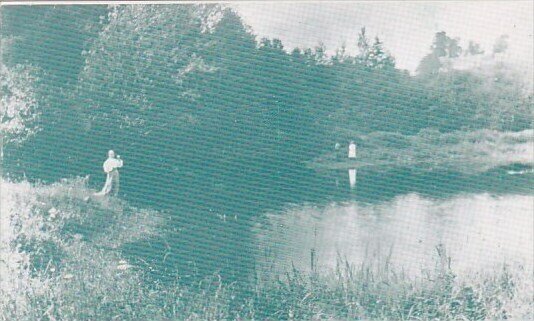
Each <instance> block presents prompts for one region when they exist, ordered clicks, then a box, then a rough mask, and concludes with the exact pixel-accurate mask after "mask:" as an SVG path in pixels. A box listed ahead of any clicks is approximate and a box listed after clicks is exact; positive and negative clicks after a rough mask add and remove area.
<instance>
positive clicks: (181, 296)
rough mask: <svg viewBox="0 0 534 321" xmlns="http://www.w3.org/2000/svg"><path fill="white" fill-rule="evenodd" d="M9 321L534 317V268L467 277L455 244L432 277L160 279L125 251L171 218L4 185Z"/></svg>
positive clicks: (79, 194) (372, 268)
mask: <svg viewBox="0 0 534 321" xmlns="http://www.w3.org/2000/svg"><path fill="white" fill-rule="evenodd" d="M2 184H3V185H2V193H3V194H2V208H1V215H2V216H1V217H0V218H1V222H2V225H1V227H2V231H3V232H4V233H3V234H2V239H1V240H2V242H1V243H0V259H1V260H0V277H1V278H0V321H8V320H9V321H13V320H16V321H19V320H20V321H34V320H48V321H54V320H57V321H59V320H68V321H76V320H95V321H105V320H124V321H134V320H150V321H152V320H153V321H158V320H161V321H163V320H510V319H513V320H530V319H532V318H533V317H534V313H533V301H532V295H533V289H532V270H531V267H529V268H524V267H521V266H507V265H505V264H503V265H502V266H501V267H499V268H495V270H493V271H487V272H484V273H482V272H478V273H477V272H473V274H469V275H458V274H456V273H455V272H454V270H453V269H452V268H451V265H450V260H451V258H449V257H448V255H447V253H446V250H445V248H443V247H442V246H438V247H437V248H436V251H437V254H438V255H437V257H438V260H437V261H436V265H435V267H434V268H433V269H430V270H426V271H424V273H423V274H422V275H423V276H422V277H417V278H413V277H410V276H408V275H405V274H404V273H402V271H400V270H398V269H396V268H395V267H393V266H391V264H390V263H389V262H388V261H386V262H383V263H382V264H378V265H377V264H374V263H372V262H364V263H361V264H358V265H354V264H351V263H350V262H348V261H347V260H342V259H339V260H338V263H337V267H336V268H335V269H331V270H317V269H314V271H313V272H304V271H299V270H297V269H295V268H293V269H292V270H290V271H287V272H286V273H281V274H280V273H278V274H276V273H271V274H266V275H265V274H263V275H260V274H258V275H257V277H256V278H255V279H254V280H251V282H250V283H249V284H247V285H243V284H235V283H226V282H225V281H224V280H222V278H221V277H220V276H218V275H217V274H214V275H213V276H212V277H208V278H203V279H201V280H199V281H198V282H196V283H192V284H191V283H190V284H187V285H184V284H181V283H180V279H179V277H176V281H175V282H173V283H172V284H169V283H165V284H163V283H159V282H157V281H148V280H150V279H149V278H146V277H145V273H147V271H146V269H145V268H143V267H136V266H135V265H134V264H133V263H131V262H127V261H126V259H125V258H124V257H122V255H121V252H120V251H118V249H120V246H121V245H122V244H125V243H127V242H131V241H135V240H137V239H140V238H146V237H150V236H151V235H153V234H154V233H157V228H158V225H161V224H164V223H165V222H164V220H163V219H162V218H161V217H160V215H159V214H158V213H156V212H153V211H146V210H140V209H136V208H133V207H130V206H128V204H125V203H124V202H121V201H119V200H116V199H104V200H98V201H95V200H89V201H87V200H86V197H87V196H88V195H89V193H90V191H89V190H88V189H86V187H85V182H84V181H83V180H75V181H70V182H63V183H61V184H55V185H50V186H33V185H30V184H28V183H10V182H3V183H2Z"/></svg>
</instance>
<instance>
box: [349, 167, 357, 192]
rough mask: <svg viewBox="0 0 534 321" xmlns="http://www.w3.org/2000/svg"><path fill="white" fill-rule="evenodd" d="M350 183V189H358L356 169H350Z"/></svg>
mask: <svg viewBox="0 0 534 321" xmlns="http://www.w3.org/2000/svg"><path fill="white" fill-rule="evenodd" d="M349 183H350V188H354V187H356V169H355V168H351V169H349Z"/></svg>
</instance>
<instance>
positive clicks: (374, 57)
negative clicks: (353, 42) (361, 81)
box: [367, 37, 395, 69]
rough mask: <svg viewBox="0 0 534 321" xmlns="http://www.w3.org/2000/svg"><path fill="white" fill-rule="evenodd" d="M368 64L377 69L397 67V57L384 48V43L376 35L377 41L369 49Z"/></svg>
mask: <svg viewBox="0 0 534 321" xmlns="http://www.w3.org/2000/svg"><path fill="white" fill-rule="evenodd" d="M367 66H368V67H371V68H377V69H382V68H386V67H395V59H394V58H393V57H392V56H391V55H390V54H389V53H388V52H386V51H385V50H384V47H383V44H382V42H381V41H380V39H379V38H378V37H375V42H374V43H373V45H372V46H371V48H370V49H369V57H368V60H367Z"/></svg>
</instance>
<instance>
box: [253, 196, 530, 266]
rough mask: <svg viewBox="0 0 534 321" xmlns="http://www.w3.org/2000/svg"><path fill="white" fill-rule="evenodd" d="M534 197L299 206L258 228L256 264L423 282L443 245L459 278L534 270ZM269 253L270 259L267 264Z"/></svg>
mask: <svg viewBox="0 0 534 321" xmlns="http://www.w3.org/2000/svg"><path fill="white" fill-rule="evenodd" d="M533 201H534V197H532V196H519V195H518V196H514V195H509V196H500V197H494V196H491V195H489V194H475V195H467V194H464V195H459V196H456V197H454V198H450V199H447V200H435V199H430V198H424V197H421V196H419V195H418V194H408V195H403V196H398V197H396V198H394V199H393V200H392V201H387V202H383V203H380V204H374V205H371V204H367V205H365V204H360V203H358V202H347V203H341V204H339V203H334V204H331V205H328V206H326V207H317V206H311V205H308V206H300V207H295V208H292V209H288V210H286V211H284V212H281V213H273V214H270V215H268V220H267V222H265V223H264V224H260V225H258V226H256V230H255V232H256V238H257V242H258V244H259V247H260V251H259V253H260V254H259V257H258V258H257V261H258V263H259V265H260V266H262V267H266V266H268V268H269V269H270V270H272V269H273V268H274V269H277V270H284V269H287V268H290V267H291V266H292V264H294V265H295V266H296V267H297V268H300V269H304V270H308V269H310V253H311V251H312V250H313V255H314V257H313V258H312V262H313V260H315V261H316V263H315V265H316V267H317V268H319V269H322V268H323V269H324V268H326V267H334V266H335V264H336V260H337V258H338V257H339V256H341V257H343V258H345V257H346V258H347V259H348V260H349V261H351V262H353V263H359V262H362V261H364V260H366V261H371V262H380V261H382V262H383V261H384V260H385V259H386V257H389V260H390V261H391V263H392V264H394V266H395V267H397V268H402V269H404V270H405V271H407V272H409V273H410V274H418V273H420V272H421V271H422V269H425V268H432V267H433V266H434V264H435V262H436V261H435V259H436V246H438V245H439V244H443V245H444V246H445V247H446V249H447V252H448V254H449V255H450V256H451V257H452V266H453V268H454V269H455V270H456V271H459V272H462V271H469V270H480V269H486V268H492V267H494V266H497V265H499V264H502V263H508V264H516V263H517V264H522V265H524V266H527V267H532V261H533V251H534V248H533V242H534V240H533V233H532V226H533V224H534V221H533V213H534V205H533V204H534V203H533ZM265 253H269V255H268V256H266V255H265Z"/></svg>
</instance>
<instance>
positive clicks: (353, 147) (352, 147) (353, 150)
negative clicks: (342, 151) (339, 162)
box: [349, 142, 356, 158]
mask: <svg viewBox="0 0 534 321" xmlns="http://www.w3.org/2000/svg"><path fill="white" fill-rule="evenodd" d="M349 158H356V144H354V142H350V144H349Z"/></svg>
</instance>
